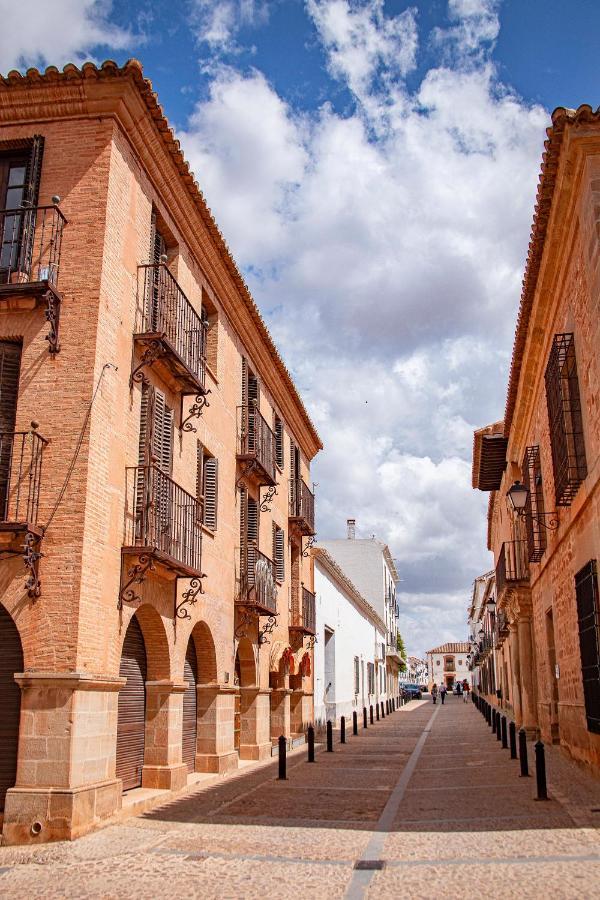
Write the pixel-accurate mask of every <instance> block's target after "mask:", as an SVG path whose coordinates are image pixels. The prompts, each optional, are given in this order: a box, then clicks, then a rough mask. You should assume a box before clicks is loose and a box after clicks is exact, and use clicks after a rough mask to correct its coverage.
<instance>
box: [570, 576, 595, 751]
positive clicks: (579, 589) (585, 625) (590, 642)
mask: <svg viewBox="0 0 600 900" xmlns="http://www.w3.org/2000/svg"><path fill="white" fill-rule="evenodd" d="M575 593H576V597H577V620H578V625H579V650H580V653H581V677H582V680H583V697H584V702H585V715H586V718H587V727H588V731H591V732H594V733H595V734H600V609H599V607H598V576H597V568H596V560H590V562H589V563H588V564H587V565H585V566H584V567H583V569H581V570H580V571H579V572H578V573H577V575H576V576H575Z"/></svg>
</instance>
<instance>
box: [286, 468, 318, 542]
mask: <svg viewBox="0 0 600 900" xmlns="http://www.w3.org/2000/svg"><path fill="white" fill-rule="evenodd" d="M290 521H291V522H292V523H293V524H294V525H296V526H297V527H298V529H299V531H300V533H301V534H306V535H311V534H314V533H315V495H314V494H313V492H312V491H311V490H310V488H309V487H308V485H307V484H306V483H305V481H304V479H303V478H292V480H291V481H290Z"/></svg>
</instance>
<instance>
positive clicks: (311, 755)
mask: <svg viewBox="0 0 600 900" xmlns="http://www.w3.org/2000/svg"><path fill="white" fill-rule="evenodd" d="M307 737H308V761H309V762H314V761H315V729H314V728H313V727H312V725H309V726H308V735H307Z"/></svg>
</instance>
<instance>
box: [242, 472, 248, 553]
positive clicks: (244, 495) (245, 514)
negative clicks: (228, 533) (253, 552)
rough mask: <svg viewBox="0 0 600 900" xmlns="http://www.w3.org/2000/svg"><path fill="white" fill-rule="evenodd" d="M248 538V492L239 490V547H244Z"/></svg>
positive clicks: (243, 488) (244, 489)
mask: <svg viewBox="0 0 600 900" xmlns="http://www.w3.org/2000/svg"><path fill="white" fill-rule="evenodd" d="M247 537H248V491H247V490H246V488H245V487H241V488H240V546H241V547H244V546H245V544H246V540H247Z"/></svg>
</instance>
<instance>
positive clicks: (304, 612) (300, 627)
mask: <svg viewBox="0 0 600 900" xmlns="http://www.w3.org/2000/svg"><path fill="white" fill-rule="evenodd" d="M299 600H300V602H297V601H296V602H293V601H292V619H291V622H290V631H298V632H301V633H302V634H309V635H314V634H316V630H317V620H316V609H315V595H314V594H313V592H312V591H309V590H308V588H305V587H304V585H302V586H301V589H300V597H299Z"/></svg>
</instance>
